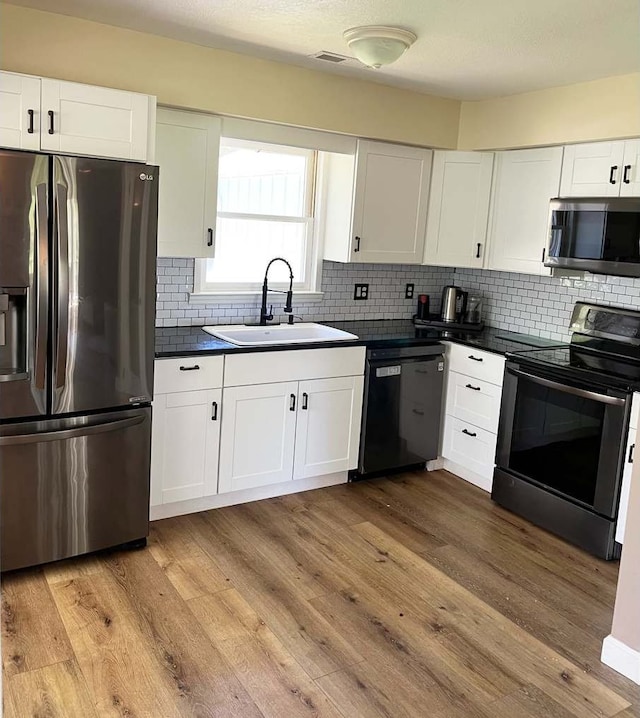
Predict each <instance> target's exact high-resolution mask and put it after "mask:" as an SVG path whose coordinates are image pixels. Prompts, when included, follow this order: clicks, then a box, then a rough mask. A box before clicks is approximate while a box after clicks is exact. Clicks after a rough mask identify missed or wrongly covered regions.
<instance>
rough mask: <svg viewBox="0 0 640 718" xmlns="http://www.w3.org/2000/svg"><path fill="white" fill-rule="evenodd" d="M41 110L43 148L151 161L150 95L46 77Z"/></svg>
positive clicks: (43, 83)
mask: <svg viewBox="0 0 640 718" xmlns="http://www.w3.org/2000/svg"><path fill="white" fill-rule="evenodd" d="M41 107H42V111H41V113H40V146H41V148H42V149H43V150H47V151H50V152H64V153H67V154H81V155H94V156H98V157H115V158H118V159H123V160H140V161H141V162H144V161H146V159H147V155H148V146H147V143H148V133H149V96H148V95H139V94H137V93H135V92H125V91H123V90H112V89H109V88H106V87H94V86H92V85H80V84H77V83H75V82H61V81H59V80H48V79H46V78H43V79H42V103H41Z"/></svg>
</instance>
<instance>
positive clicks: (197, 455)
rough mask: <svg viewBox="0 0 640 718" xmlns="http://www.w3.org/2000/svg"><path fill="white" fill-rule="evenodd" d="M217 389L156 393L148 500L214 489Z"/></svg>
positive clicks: (189, 496)
mask: <svg viewBox="0 0 640 718" xmlns="http://www.w3.org/2000/svg"><path fill="white" fill-rule="evenodd" d="M221 402H222V390H221V389H209V390H206V391H184V392H176V393H173V394H161V395H159V396H156V399H155V401H154V407H153V439H152V446H153V450H152V459H151V463H152V469H151V473H152V477H153V479H152V495H151V505H152V506H156V505H159V504H170V503H173V502H176V501H186V500H187V499H197V498H200V497H201V496H209V495H211V494H215V493H216V492H217V484H218V450H219V443H220V421H219V417H220V406H221Z"/></svg>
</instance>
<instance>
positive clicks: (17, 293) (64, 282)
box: [0, 150, 158, 571]
mask: <svg viewBox="0 0 640 718" xmlns="http://www.w3.org/2000/svg"><path fill="white" fill-rule="evenodd" d="M157 187H158V171H157V168H156V167H151V166H148V165H143V164H137V163H132V162H119V161H112V160H101V159H92V158H85V157H62V156H51V155H43V154H32V153H27V152H17V151H16V152H14V151H6V150H0V519H1V526H0V532H1V535H0V551H1V557H0V568H1V569H2V570H3V571H6V570H11V569H16V568H21V567H24V566H31V565H35V564H39V563H45V562H48V561H54V560H57V559H61V558H65V557H68V556H75V555H78V554H82V553H86V552H89V551H94V550H97V549H102V548H107V547H110V546H114V545H119V544H123V543H129V542H133V543H136V542H137V543H140V542H142V541H144V538H145V537H146V536H147V533H148V522H149V464H150V445H151V398H152V391H153V355H154V352H153V345H154V315H155V258H156V228H157V197H158V191H157Z"/></svg>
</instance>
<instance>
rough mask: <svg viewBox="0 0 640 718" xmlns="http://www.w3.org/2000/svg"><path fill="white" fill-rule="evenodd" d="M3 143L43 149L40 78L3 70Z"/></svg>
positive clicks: (0, 122) (0, 123) (0, 109)
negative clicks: (41, 143)
mask: <svg viewBox="0 0 640 718" xmlns="http://www.w3.org/2000/svg"><path fill="white" fill-rule="evenodd" d="M0 147H11V148H15V149H18V150H39V149H40V79H39V78H37V77H29V76H28V75H16V74H14V73H12V72H0Z"/></svg>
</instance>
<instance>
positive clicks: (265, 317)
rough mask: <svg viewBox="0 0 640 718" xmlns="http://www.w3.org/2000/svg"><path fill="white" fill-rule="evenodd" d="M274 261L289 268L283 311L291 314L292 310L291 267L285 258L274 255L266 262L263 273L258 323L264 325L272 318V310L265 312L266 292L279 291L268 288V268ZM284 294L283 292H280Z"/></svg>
mask: <svg viewBox="0 0 640 718" xmlns="http://www.w3.org/2000/svg"><path fill="white" fill-rule="evenodd" d="M274 262H284V263H285V264H286V265H287V267H288V268H289V290H288V291H287V292H286V295H287V299H286V302H285V305H284V311H285V312H286V313H287V314H291V313H292V312H293V269H291V265H290V264H289V262H287V260H286V259H284V258H283V257H274V258H273V259H272V260H271V261H270V262H269V264H267V268H266V270H265V273H264V281H263V282H262V304H261V306H260V325H261V326H265V325H266V324H267V322H270V321H271V320H272V319H273V312H272V311H271V310H272V309H273V307H272V308H271V310H270V311H269V312H267V293H268V292H269V291H272V292H274V291H280V290H278V289H271V290H270V289H269V269H270V268H271V265H272V264H273V263H274ZM282 293H283V294H284V292H282Z"/></svg>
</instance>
